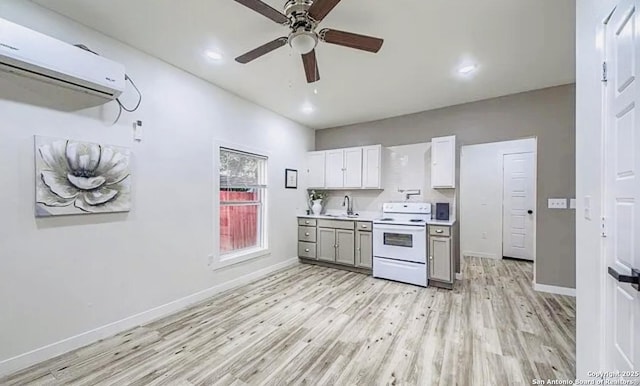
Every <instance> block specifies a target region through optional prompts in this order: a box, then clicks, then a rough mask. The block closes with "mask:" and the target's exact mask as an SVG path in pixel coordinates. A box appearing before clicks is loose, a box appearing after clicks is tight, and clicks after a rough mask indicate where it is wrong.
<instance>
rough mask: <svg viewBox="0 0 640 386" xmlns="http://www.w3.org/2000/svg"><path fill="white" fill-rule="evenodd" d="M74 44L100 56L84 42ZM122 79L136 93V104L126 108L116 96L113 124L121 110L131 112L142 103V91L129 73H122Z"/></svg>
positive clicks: (118, 118) (118, 117)
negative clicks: (116, 108) (115, 111)
mask: <svg viewBox="0 0 640 386" xmlns="http://www.w3.org/2000/svg"><path fill="white" fill-rule="evenodd" d="M75 46H76V47H78V48H81V49H83V50H85V51H88V52H91V53H92V54H94V55H98V56H100V54H98V53H97V52H95V51H93V50H91V49H90V48H89V47H87V46H85V45H84V44H75ZM124 79H125V80H126V81H128V82H129V83H131V85H132V86H133V88H134V89H135V90H136V92H137V93H138V102H137V103H136V105H135V106H134V107H133V108H128V107H126V106H125V105H124V104H123V103H122V101H120V98H116V103H117V104H118V116H117V117H116V119H115V121H113V125H115V124H116V123H118V121H119V120H120V117H121V116H122V111H123V110H124V111H126V112H128V113H132V112H134V111H136V110H138V108H139V107H140V104H141V103H142V92H140V89H138V86H136V84H135V82H134V81H133V79H131V77H130V76H129V75H127V74H124Z"/></svg>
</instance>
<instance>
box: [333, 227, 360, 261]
mask: <svg viewBox="0 0 640 386" xmlns="http://www.w3.org/2000/svg"><path fill="white" fill-rule="evenodd" d="M336 252H337V253H336V263H339V264H346V265H355V263H356V253H355V232H354V231H351V230H344V229H336Z"/></svg>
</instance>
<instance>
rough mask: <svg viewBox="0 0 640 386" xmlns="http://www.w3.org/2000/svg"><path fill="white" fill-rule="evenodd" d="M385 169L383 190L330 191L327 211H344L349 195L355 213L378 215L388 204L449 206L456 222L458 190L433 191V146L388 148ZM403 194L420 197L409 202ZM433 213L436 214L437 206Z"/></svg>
mask: <svg viewBox="0 0 640 386" xmlns="http://www.w3.org/2000/svg"><path fill="white" fill-rule="evenodd" d="M383 168H384V169H383V187H384V190H336V191H331V192H329V196H328V198H327V199H326V201H325V208H326V209H325V210H327V211H339V210H345V208H344V207H343V206H342V202H343V199H344V196H345V195H349V196H350V197H351V199H352V200H353V210H354V211H355V212H356V213H358V212H377V213H379V212H381V211H382V204H383V203H385V202H406V201H411V202H423V201H425V202H430V203H432V204H435V203H436V202H447V203H449V205H450V208H451V217H453V218H455V215H456V204H455V202H456V189H438V190H434V189H431V142H427V143H417V144H412V145H402V146H392V147H388V148H385V149H384V156H383ZM400 190H420V195H416V196H411V197H410V199H409V200H407V198H406V196H405V194H404V193H401V192H400ZM432 211H433V212H434V213H435V205H434V206H433V208H432Z"/></svg>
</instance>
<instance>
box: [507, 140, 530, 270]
mask: <svg viewBox="0 0 640 386" xmlns="http://www.w3.org/2000/svg"><path fill="white" fill-rule="evenodd" d="M534 162H535V157H534V153H519V154H505V155H504V174H503V175H504V177H503V189H504V193H503V196H502V197H503V207H502V216H503V220H502V229H503V231H502V255H503V256H505V257H513V258H517V259H525V260H533V227H534V224H535V221H534V219H535V213H534V210H535V204H536V203H535V194H534V191H533V186H534V184H533V181H534Z"/></svg>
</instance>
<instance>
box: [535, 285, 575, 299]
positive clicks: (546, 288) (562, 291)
mask: <svg viewBox="0 0 640 386" xmlns="http://www.w3.org/2000/svg"><path fill="white" fill-rule="evenodd" d="M533 289H534V290H536V291H540V292H549V293H552V294H558V295H567V296H573V297H575V296H576V289H575V288H568V287H556V286H554V285H546V284H538V283H533Z"/></svg>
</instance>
